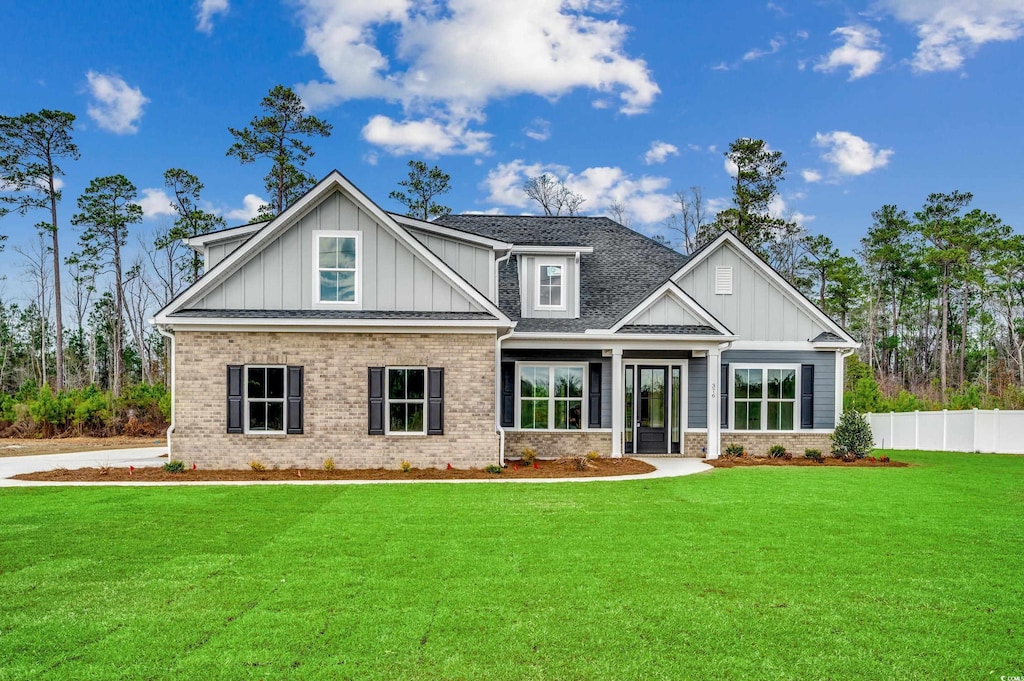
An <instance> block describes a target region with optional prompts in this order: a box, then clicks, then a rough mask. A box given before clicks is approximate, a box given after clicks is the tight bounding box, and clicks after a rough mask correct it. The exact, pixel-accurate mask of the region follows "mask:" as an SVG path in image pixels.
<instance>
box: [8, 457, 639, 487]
mask: <svg viewBox="0 0 1024 681" xmlns="http://www.w3.org/2000/svg"><path fill="white" fill-rule="evenodd" d="M506 463H507V464H508V467H507V468H505V469H504V470H502V472H501V473H488V472H487V471H485V470H482V469H478V468H471V469H466V468H453V469H450V470H447V469H443V468H442V469H439V468H413V469H411V470H410V471H409V472H408V473H405V472H403V471H400V470H396V469H393V468H370V469H361V470H357V469H337V470H333V471H325V470H318V469H309V468H303V469H296V468H289V469H284V470H268V471H252V470H204V469H202V468H199V469H196V470H191V469H188V470H185V471H184V472H183V473H167V472H165V471H164V470H163V469H162V468H136V469H135V473H134V474H133V475H129V470H128V468H114V467H110V468H106V469H103V468H78V469H74V470H69V469H66V468H64V469H57V470H53V471H43V472H39V473H26V474H24V475H16V476H14V479H15V480H40V481H48V482H129V481H130V482H225V481H236V480H237V481H255V480H288V481H292V480H298V479H300V478H301V479H302V480H485V479H494V478H512V479H525V478H595V477H607V476H616V475H636V474H639V473H650V472H651V471H653V470H655V468H654V466H651V465H650V464H647V463H644V462H643V461H637V460H636V459H629V458H622V459H597V460H595V461H590V462H589V464H591V467H588V468H585V469H584V470H582V471H580V470H576V467H575V465H574V464H573V463H572V462H571V461H563V460H558V461H538V462H537V467H536V468H534V467H533V466H527V465H523V464H521V463H520V462H519V461H506Z"/></svg>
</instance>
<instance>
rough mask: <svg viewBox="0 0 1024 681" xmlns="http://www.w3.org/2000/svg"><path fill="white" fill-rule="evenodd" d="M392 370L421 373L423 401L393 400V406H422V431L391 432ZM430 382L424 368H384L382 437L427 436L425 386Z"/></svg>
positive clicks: (427, 387)
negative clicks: (420, 404) (412, 370)
mask: <svg viewBox="0 0 1024 681" xmlns="http://www.w3.org/2000/svg"><path fill="white" fill-rule="evenodd" d="M393 369H405V370H410V369H414V370H416V371H422V372H423V399H422V400H394V402H395V404H417V403H422V404H423V430H398V431H394V432H392V430H391V402H392V400H391V371H392V370H393ZM429 380H430V372H429V371H427V367H425V366H388V367H384V435H393V436H395V437H408V436H412V437H418V436H420V435H426V434H427V419H428V418H429V416H430V415H429V413H428V411H427V409H428V404H427V397H428V396H429V395H430V386H429V385H427V381H429Z"/></svg>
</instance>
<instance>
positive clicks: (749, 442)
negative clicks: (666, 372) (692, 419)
mask: <svg viewBox="0 0 1024 681" xmlns="http://www.w3.org/2000/svg"><path fill="white" fill-rule="evenodd" d="M731 444H739V445H743V447H744V448H746V451H747V456H768V448H769V447H771V446H772V445H782V446H783V447H785V448H786V451H787V452H789V453H790V454H792V455H793V456H794V457H802V456H803V455H804V450H805V449H820V450H821V453H822V454H825V455H826V456H827V455H828V453H829V452H830V451H832V438H831V435H830V434H829V433H801V432H800V431H777V432H774V433H722V450H721V452H722V455H724V454H725V448H726V447H728V446H729V445H731Z"/></svg>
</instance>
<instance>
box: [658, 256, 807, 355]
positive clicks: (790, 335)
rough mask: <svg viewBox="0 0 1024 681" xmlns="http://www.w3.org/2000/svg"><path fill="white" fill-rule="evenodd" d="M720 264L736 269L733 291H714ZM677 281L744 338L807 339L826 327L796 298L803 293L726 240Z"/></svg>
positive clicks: (734, 271) (763, 339)
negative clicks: (779, 282)
mask: <svg viewBox="0 0 1024 681" xmlns="http://www.w3.org/2000/svg"><path fill="white" fill-rule="evenodd" d="M720 266H721V267H731V268H732V270H733V275H732V276H733V292H732V294H731V295H718V294H716V293H715V268H716V267H720ZM676 283H678V284H679V286H680V287H681V288H682V289H683V290H684V291H686V292H687V293H689V294H690V295H691V296H692V297H693V299H694V300H696V301H697V302H698V303H699V304H700V305H701V306H702V307H703V308H704V309H705V310H707V311H708V312H710V313H711V314H712V315H714V316H715V318H716V319H718V320H719V321H721V322H722V323H723V324H725V325H726V327H728V328H729V329H730V330H731V331H732V332H733V333H735V334H736V335H738V336H739V337H740V338H742V339H743V340H759V341H805V340H809V339H811V338H814V337H815V336H817V335H818V334H819V333H821V332H822V331H825V330H826V328H825V326H824V325H823V324H822V323H821V322H820V321H818V320H817V319H815V318H814V317H812V315H811V313H810V312H809V311H808V310H807V309H806V308H805V307H803V305H802V303H798V302H796V298H797V297H798V295H799V294H797V293H794V292H792V291H786V292H783V290H782V289H781V288H779V287H777V286H776V285H775V284H774V283H772V281H771V280H769V279H768V277H767V276H766V275H765V274H764V272H762V271H761V270H760V269H759V268H757V267H755V266H754V265H752V264H751V263H750V261H749V260H747V259H746V258H745V257H744V256H743V255H741V254H740V253H739V252H738V251H737V250H735V249H734V248H733V247H732V246H731V245H729V244H728V243H726V244H724V245H722V246H721V247H719V248H718V249H717V250H716V251H715V252H713V253H710V254H709V255H708V256H707V258H706V259H705V260H703V261H702V262H700V263H699V264H697V265H696V266H695V267H694V268H693V269H692V270H691V271H689V272H687V273H686V275H685V276H683V277H682V278H680V279H679V280H678V281H677V282H676Z"/></svg>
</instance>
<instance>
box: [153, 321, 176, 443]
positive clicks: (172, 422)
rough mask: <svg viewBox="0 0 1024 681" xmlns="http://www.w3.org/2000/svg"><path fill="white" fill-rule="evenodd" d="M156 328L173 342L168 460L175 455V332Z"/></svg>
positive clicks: (159, 327)
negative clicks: (172, 450) (172, 435)
mask: <svg viewBox="0 0 1024 681" xmlns="http://www.w3.org/2000/svg"><path fill="white" fill-rule="evenodd" d="M156 330H157V331H158V332H159V333H160V335H161V336H163V337H164V338H166V339H168V341H170V344H171V425H169V426H168V427H167V460H168V461H170V460H171V459H172V458H173V457H171V433H173V432H174V412H175V408H174V402H175V399H174V387H175V384H174V360H175V357H174V334H173V333H170V332H169V331H166V330H165V329H164V327H162V326H159V325H157V326H156Z"/></svg>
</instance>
